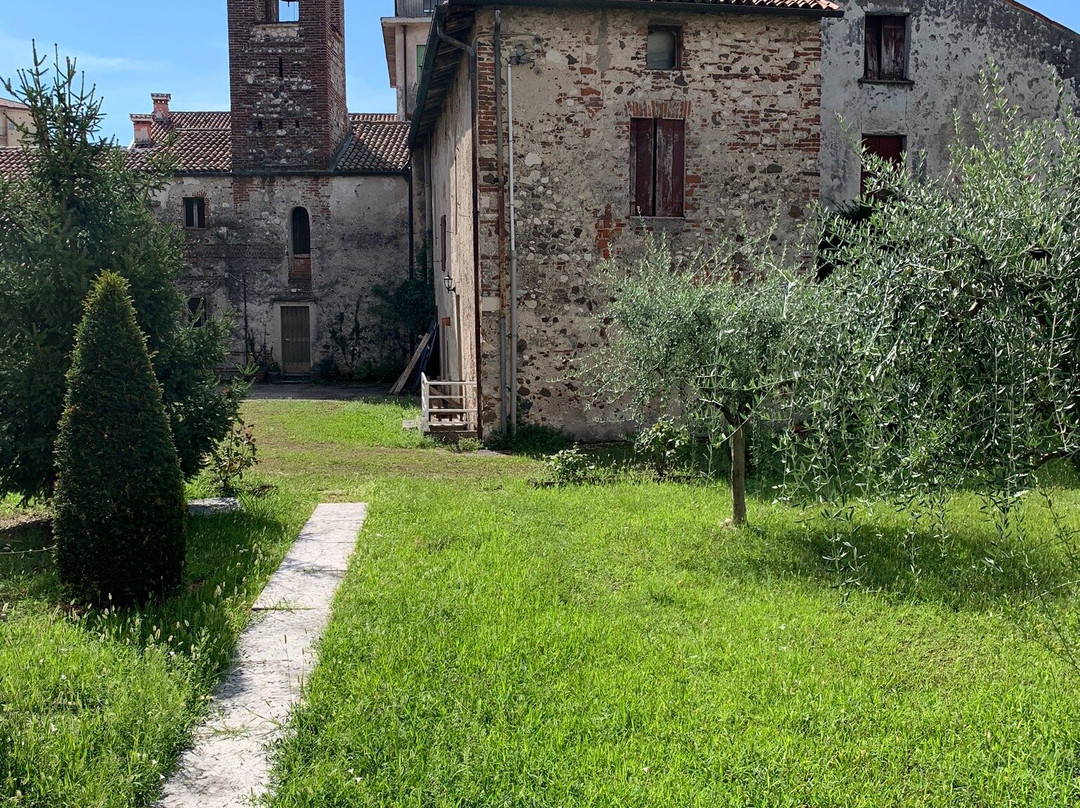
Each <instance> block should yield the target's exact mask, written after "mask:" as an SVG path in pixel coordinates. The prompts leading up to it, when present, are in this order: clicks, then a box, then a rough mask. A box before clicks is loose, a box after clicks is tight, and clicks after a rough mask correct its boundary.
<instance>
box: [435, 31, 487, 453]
mask: <svg viewBox="0 0 1080 808" xmlns="http://www.w3.org/2000/svg"><path fill="white" fill-rule="evenodd" d="M443 26H444V20H443V18H441V17H438V16H436V18H435V36H436V37H438V39H439V40H440V41H441V42H444V43H445V44H447V45H449V46H450V47H452V48H456V49H458V50H460V51H464V52H465V53H466V54H467V55H468V57H469V88H470V92H469V95H470V96H471V100H472V130H473V164H472V202H473V209H472V214H473V217H472V219H473V267H474V272H475V279H474V283H473V289H474V291H475V295H474V297H475V300H474V301H473V311H474V312H475V319H476V436H477V437H478V438H480V439H481V440H482V439H483V437H484V413H483V410H484V406H483V401H484V393H483V389H482V387H481V382H480V370H481V368H482V367H483V365H482V361H483V355H482V351H481V344H480V318H481V315H482V312H481V308H480V282H481V277H480V82H479V79H478V77H477V72H478V70H477V63H476V48H474V47H472V46H471V45H468V44H466V43H465V42H462V41H460V40H457V39H454V38H453V37H451V36H448V35H447V33H446V31H445V30H444V27H443ZM462 381H464V380H462Z"/></svg>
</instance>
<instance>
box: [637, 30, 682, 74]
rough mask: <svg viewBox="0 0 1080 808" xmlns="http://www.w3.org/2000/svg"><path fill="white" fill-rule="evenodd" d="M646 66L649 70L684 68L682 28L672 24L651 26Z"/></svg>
mask: <svg viewBox="0 0 1080 808" xmlns="http://www.w3.org/2000/svg"><path fill="white" fill-rule="evenodd" d="M645 66H646V67H647V68H649V70H680V69H681V68H682V29H681V28H677V27H672V26H653V27H650V28H649V45H648V51H647V54H646V57H645Z"/></svg>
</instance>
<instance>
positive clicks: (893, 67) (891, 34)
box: [880, 17, 907, 81]
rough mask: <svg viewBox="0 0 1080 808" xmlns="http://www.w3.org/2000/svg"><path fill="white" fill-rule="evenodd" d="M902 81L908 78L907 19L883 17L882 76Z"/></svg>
mask: <svg viewBox="0 0 1080 808" xmlns="http://www.w3.org/2000/svg"><path fill="white" fill-rule="evenodd" d="M880 78H883V79H889V80H892V81H900V80H902V79H905V78H907V19H906V18H904V17H883V18H882V20H881V76H880Z"/></svg>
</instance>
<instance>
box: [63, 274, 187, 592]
mask: <svg viewBox="0 0 1080 808" xmlns="http://www.w3.org/2000/svg"><path fill="white" fill-rule="evenodd" d="M67 383H68V387H67V396H66V398H65V401H64V412H63V415H62V417H61V419H60V435H59V438H58V439H57V443H56V466H57V481H56V490H55V494H54V498H53V503H54V507H55V532H56V544H57V548H56V561H57V568H58V571H59V573H60V577H61V580H62V581H63V583H64V585H65V586H66V587H67V588H68V590H69V591H70V593H71V594H72V595H73V596H74V597H76V598H78V599H79V600H82V601H85V602H91V603H107V602H112V603H118V604H127V603H137V602H141V601H144V600H146V599H148V598H150V597H154V596H165V595H167V594H168V593H169V592H171V591H172V590H174V589H175V588H176V587H177V585H178V584H179V583H180V578H181V574H182V572H183V565H184V549H185V525H184V515H185V514H184V491H183V479H182V476H181V472H180V464H179V461H178V459H177V454H176V449H175V448H174V446H173V442H172V437H171V435H170V432H169V422H168V418H167V416H166V414H165V409H164V406H163V404H162V397H161V388H160V386H159V385H158V382H157V380H156V378H155V377H154V371H153V368H152V367H151V365H150V357H149V354H148V353H147V349H146V337H145V336H144V335H143V333H142V332H141V331H140V330H139V326H138V324H137V322H136V319H135V309H134V306H133V305H132V301H131V297H130V295H129V287H128V284H127V282H126V281H125V280H124V279H123V278H122V277H121V276H119V275H117V274H115V273H111V272H105V273H102V274H101V276H100V277H99V278H98V280H97V282H96V283H95V284H94V287H93V289H92V290H91V292H90V295H89V297H88V298H87V303H86V310H85V314H84V316H83V319H82V322H81V323H80V324H79V327H78V329H77V332H76V341H75V353H74V356H73V359H72V366H71V370H70V371H69V373H68V377H67Z"/></svg>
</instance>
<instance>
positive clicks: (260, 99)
mask: <svg viewBox="0 0 1080 808" xmlns="http://www.w3.org/2000/svg"><path fill="white" fill-rule="evenodd" d="M265 6H266V0H229V1H228V10H229V76H230V85H231V92H232V112H233V119H232V127H233V131H232V145H233V165H234V168H235V169H236V170H237V171H258V170H260V169H267V168H270V169H278V170H325V169H328V168H330V164H331V160H332V159H333V157H334V155H335V154H336V153H337V150H338V148H339V147H340V146H341V144H342V143H343V142H344V140H345V137H346V136H347V134H348V113H347V109H346V104H345V39H344V33H343V31H344V26H343V18H342V16H341V15H342V9H341V3H340V2H339V0H304V2H302V3H300V21H299V22H298V23H273V22H268V21H267V19H266V15H265Z"/></svg>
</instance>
